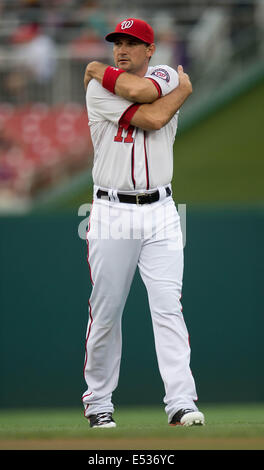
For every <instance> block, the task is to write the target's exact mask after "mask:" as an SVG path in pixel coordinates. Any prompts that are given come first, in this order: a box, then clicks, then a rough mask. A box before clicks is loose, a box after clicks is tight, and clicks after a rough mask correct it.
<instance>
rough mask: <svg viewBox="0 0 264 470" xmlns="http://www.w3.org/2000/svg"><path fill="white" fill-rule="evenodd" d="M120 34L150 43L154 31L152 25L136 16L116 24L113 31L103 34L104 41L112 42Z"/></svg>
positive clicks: (152, 39)
mask: <svg viewBox="0 0 264 470" xmlns="http://www.w3.org/2000/svg"><path fill="white" fill-rule="evenodd" d="M120 34H125V35H127V36H133V37H134V38H137V39H140V40H141V41H142V42H147V43H148V44H152V43H153V42H154V31H153V29H152V27H151V26H150V25H149V24H148V23H146V22H145V21H143V20H138V19H137V18H127V19H126V20H124V21H121V22H120V23H118V25H117V26H116V29H115V31H113V32H112V33H109V34H107V36H105V39H106V41H109V42H114V41H115V40H116V37H117V36H118V35H120Z"/></svg>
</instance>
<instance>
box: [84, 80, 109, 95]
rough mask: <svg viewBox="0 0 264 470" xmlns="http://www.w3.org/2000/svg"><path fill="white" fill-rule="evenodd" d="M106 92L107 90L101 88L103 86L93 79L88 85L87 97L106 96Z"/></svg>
mask: <svg viewBox="0 0 264 470" xmlns="http://www.w3.org/2000/svg"><path fill="white" fill-rule="evenodd" d="M105 92H106V90H105V89H104V88H103V87H102V86H101V84H100V83H99V82H98V81H97V80H95V79H94V78H93V79H92V80H91V81H90V82H89V84H88V87H87V90H86V95H87V96H90V97H93V96H96V95H98V94H99V95H102V94H105Z"/></svg>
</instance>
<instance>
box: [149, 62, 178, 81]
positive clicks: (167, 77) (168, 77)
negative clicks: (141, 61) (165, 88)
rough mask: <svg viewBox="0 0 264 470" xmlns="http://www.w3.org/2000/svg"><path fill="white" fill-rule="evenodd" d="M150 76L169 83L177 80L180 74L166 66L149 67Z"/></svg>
mask: <svg viewBox="0 0 264 470" xmlns="http://www.w3.org/2000/svg"><path fill="white" fill-rule="evenodd" d="M147 75H148V76H152V77H153V78H154V77H156V78H159V79H161V80H164V81H165V82H167V83H170V82H171V81H174V80H177V78H178V73H177V72H176V70H175V69H173V68H172V67H170V66H169V65H166V64H160V65H152V66H149V67H148V71H147Z"/></svg>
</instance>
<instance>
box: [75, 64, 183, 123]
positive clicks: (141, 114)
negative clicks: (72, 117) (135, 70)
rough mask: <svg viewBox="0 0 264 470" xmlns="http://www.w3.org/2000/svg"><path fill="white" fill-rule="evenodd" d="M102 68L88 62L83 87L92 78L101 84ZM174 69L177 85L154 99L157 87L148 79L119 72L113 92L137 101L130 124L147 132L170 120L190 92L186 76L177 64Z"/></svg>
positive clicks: (100, 65) (103, 66) (103, 65)
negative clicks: (175, 70)
mask: <svg viewBox="0 0 264 470" xmlns="http://www.w3.org/2000/svg"><path fill="white" fill-rule="evenodd" d="M106 68H107V65H105V64H102V63H100V62H91V63H90V64H88V66H87V67H86V70H85V75H84V86H85V88H87V86H88V84H89V81H90V80H91V79H92V78H95V79H96V80H97V81H98V82H99V83H102V80H103V75H104V72H105V70H106ZM177 72H178V76H179V85H178V86H177V88H175V89H174V90H173V91H171V92H170V93H168V94H167V95H166V96H162V97H161V98H158V90H157V88H156V87H155V85H154V84H153V82H152V81H151V80H149V79H147V78H144V77H143V78H141V77H138V76H137V75H134V74H132V73H128V72H124V73H122V74H121V75H119V77H118V79H117V81H116V84H115V93H116V94H117V95H118V96H121V97H123V98H125V99H127V100H129V101H132V102H133V103H140V104H141V105H140V106H139V108H138V109H137V111H136V112H135V114H134V116H133V118H132V119H131V122H130V123H131V125H133V126H135V127H140V128H141V129H144V130H146V131H151V130H159V129H161V128H162V127H164V126H165V125H166V124H167V123H168V122H169V121H170V120H171V118H172V117H173V116H174V114H175V113H176V112H177V111H178V110H179V109H180V107H181V106H182V105H183V103H184V102H185V100H186V99H187V98H188V96H190V95H191V93H192V84H191V82H190V78H189V76H188V75H187V74H186V73H185V72H184V70H183V67H182V66H181V65H179V66H178V69H177Z"/></svg>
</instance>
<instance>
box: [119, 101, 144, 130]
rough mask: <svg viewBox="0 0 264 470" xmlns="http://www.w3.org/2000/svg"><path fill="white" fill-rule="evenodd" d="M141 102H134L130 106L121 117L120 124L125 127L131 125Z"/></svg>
mask: <svg viewBox="0 0 264 470" xmlns="http://www.w3.org/2000/svg"><path fill="white" fill-rule="evenodd" d="M139 106H140V104H137V103H133V104H132V105H131V106H129V107H128V108H127V109H126V110H125V111H124V112H123V114H122V116H121V118H120V119H119V122H118V124H119V126H121V127H123V128H124V129H126V130H127V129H128V128H129V126H130V121H131V119H132V117H133V116H134V114H135V112H136V111H137V110H138V108H139Z"/></svg>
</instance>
